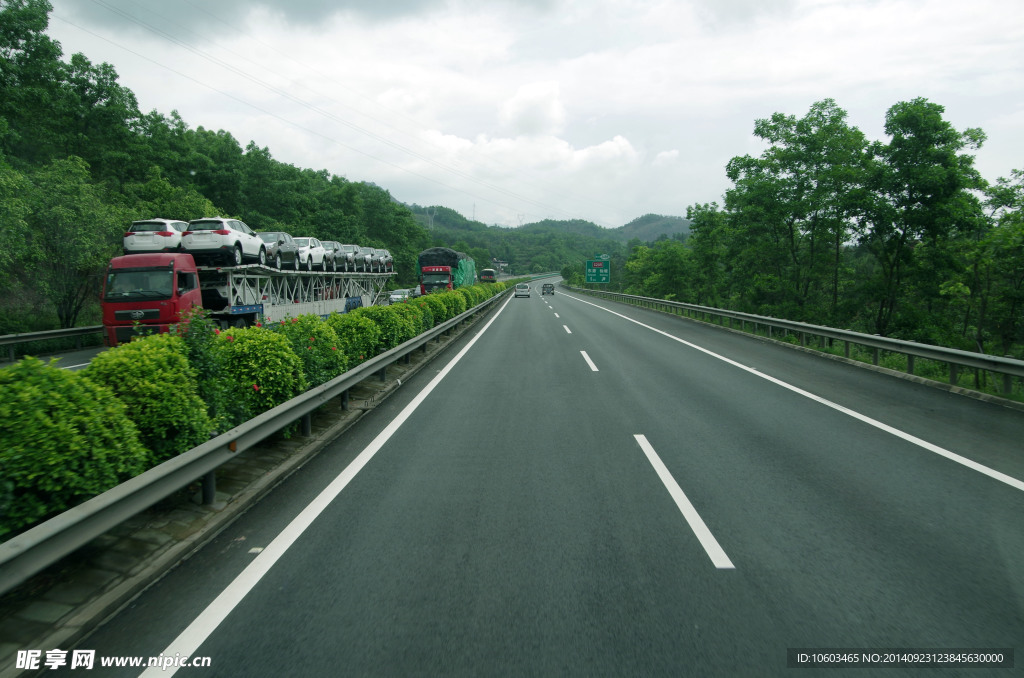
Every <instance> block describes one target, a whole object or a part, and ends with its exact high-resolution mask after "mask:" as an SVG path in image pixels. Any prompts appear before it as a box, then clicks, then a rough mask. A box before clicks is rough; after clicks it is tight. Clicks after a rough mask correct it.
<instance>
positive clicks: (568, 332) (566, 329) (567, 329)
mask: <svg viewBox="0 0 1024 678" xmlns="http://www.w3.org/2000/svg"><path fill="white" fill-rule="evenodd" d="M562 327H564V328H565V332H566V334H572V330H570V329H569V326H568V325H562Z"/></svg>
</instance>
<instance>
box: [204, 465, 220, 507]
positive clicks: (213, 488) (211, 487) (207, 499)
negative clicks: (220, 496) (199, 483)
mask: <svg viewBox="0 0 1024 678" xmlns="http://www.w3.org/2000/svg"><path fill="white" fill-rule="evenodd" d="M215 501H217V474H216V471H209V472H207V474H206V475H204V476H203V503H204V504H212V503H214V502H215Z"/></svg>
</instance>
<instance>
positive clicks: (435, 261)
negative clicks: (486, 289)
mask: <svg viewBox="0 0 1024 678" xmlns="http://www.w3.org/2000/svg"><path fill="white" fill-rule="evenodd" d="M419 269H420V294H430V293H431V292H435V291H438V290H456V289H458V288H460V287H467V286H469V285H472V284H473V283H475V282H476V263H475V262H474V261H473V259H472V258H471V257H470V256H469V255H466V254H463V253H462V252H456V251H455V250H453V249H449V248H447V247H431V248H430V249H427V250H423V251H422V252H420V256H419Z"/></svg>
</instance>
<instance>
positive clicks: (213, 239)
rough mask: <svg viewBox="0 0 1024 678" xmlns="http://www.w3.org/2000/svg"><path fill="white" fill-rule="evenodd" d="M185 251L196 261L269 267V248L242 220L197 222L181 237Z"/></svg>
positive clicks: (221, 219) (212, 219)
mask: <svg viewBox="0 0 1024 678" xmlns="http://www.w3.org/2000/svg"><path fill="white" fill-rule="evenodd" d="M181 249H182V251H184V252H188V253H189V254H191V255H192V257H193V258H194V259H196V261H200V262H205V261H212V262H216V261H220V262H222V263H224V264H226V265H228V266H241V265H242V263H243V262H245V261H246V260H249V261H250V262H255V263H258V264H262V265H263V266H266V265H267V246H266V244H265V243H264V242H263V239H262V238H260V237H259V236H258V235H256V232H255V231H253V230H252V229H251V228H249V227H248V226H247V225H246V224H245V223H244V222H241V221H239V220H238V219H225V218H224V217H212V218H208V219H193V220H192V221H190V222H188V230H187V231H185V232H184V233H182V234H181Z"/></svg>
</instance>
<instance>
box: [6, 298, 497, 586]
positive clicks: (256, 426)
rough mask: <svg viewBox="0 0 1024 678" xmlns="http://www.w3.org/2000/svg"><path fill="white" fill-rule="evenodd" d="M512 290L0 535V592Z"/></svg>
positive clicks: (209, 477)
mask: <svg viewBox="0 0 1024 678" xmlns="http://www.w3.org/2000/svg"><path fill="white" fill-rule="evenodd" d="M512 291H513V290H512V288H509V289H508V290H506V291H503V292H501V293H499V294H496V295H495V296H493V297H491V298H490V299H488V300H486V301H484V302H483V303H481V304H478V305H477V306H475V307H473V308H471V309H468V310H467V311H465V312H464V313H461V314H460V315H458V316H456V317H454V318H452V319H450V320H447V321H445V322H444V323H442V324H440V325H438V326H436V327H434V328H433V329H431V330H428V331H427V332H424V333H422V334H420V335H418V336H416V337H414V338H412V339H410V340H409V341H406V342H405V343H403V344H401V345H399V346H397V347H395V348H393V349H391V350H389V351H386V352H384V353H381V354H380V355H378V356H375V357H373V358H371V359H370V360H367V361H366V362H364V363H363V364H361V365H359V366H358V367H355V368H353V369H351V370H348V371H347V372H345V373H344V374H341V375H339V376H337V377H335V378H334V379H332V380H331V381H329V382H326V383H324V384H321V385H320V386H317V387H315V388H313V389H310V390H309V391H306V392H305V393H303V394H302V395H299V396H296V397H295V398H292V399H291V400H289V401H288V402H285V403H282V404H280V405H278V406H277V407H275V408H273V409H271V410H267V411H266V412H264V413H262V414H260V415H259V416H257V417H255V418H254V419H250V420H249V421H247V422H245V423H243V424H241V425H239V426H236V427H235V428H233V429H231V430H230V431H226V432H225V433H223V434H221V435H219V436H217V437H216V438H213V439H211V440H209V441H207V442H205V443H203V444H202V445H199V446H197V447H194V448H192V449H191V450H188V451H186V452H183V453H182V454H180V455H178V456H177V457H174V458H173V459H170V460H168V461H166V462H164V463H162V464H160V465H159V466H155V467H153V468H151V469H149V470H148V471H145V472H144V473H142V474H140V475H138V476H135V477H134V478H131V479H130V480H127V481H125V482H124V483H121V484H120V485H118V486H117V487H113V488H111V489H109V490H107V491H106V492H104V493H103V494H100V495H97V496H95V497H93V498H92V499H89V500H87V501H85V502H83V503H82V504H79V505H78V506H75V507H74V508H71V509H69V510H67V511H65V512H64V513H61V514H59V515H57V516H55V517H53V518H51V519H50V520H47V521H46V522H43V523H41V524H39V525H37V526H35V527H33V528H31V529H29V530H28V531H26V532H23V533H21V534H19V535H17V536H15V537H12V538H11V539H9V540H8V541H6V542H3V543H2V544H0V595H2V594H3V593H5V592H7V591H9V590H10V589H12V588H14V587H15V586H17V585H18V584H20V583H22V582H23V581H25V580H26V579H28V578H29V577H31V576H32V575H34V574H36V573H38V572H39V571H41V570H42V569H43V568H45V567H47V566H49V565H51V564H53V563H55V562H57V561H58V560H60V559H61V558H63V557H64V556H66V555H68V554H70V553H72V552H74V551H75V550H76V549H78V548H80V547H81V546H84V545H85V544H87V543H88V542H90V541H91V540H93V539H95V538H96V537H98V536H100V535H101V534H103V533H105V532H107V531H108V530H110V529H111V528H113V527H116V526H117V525H119V524H120V523H121V522H123V521H124V520H126V519H128V518H130V517H132V516H134V515H135V514H137V513H140V512H141V511H143V510H145V509H147V508H149V507H150V506H152V505H153V504H155V503H156V502H158V501H160V500H161V499H163V498H164V497H167V496H168V495H170V494H172V493H174V492H176V491H178V490H180V489H181V488H183V487H185V486H187V485H188V484H189V483H192V482H194V481H196V480H199V479H200V478H204V477H205V478H206V479H207V480H204V488H203V494H204V501H205V500H207V499H209V500H210V501H212V498H210V497H209V495H211V494H212V489H213V488H212V487H211V486H210V485H211V483H210V482H209V481H210V480H212V472H213V471H214V469H216V468H217V467H218V466H220V465H221V464H223V463H225V462H227V461H229V460H230V459H232V458H233V457H234V456H235V455H237V454H238V453H239V452H242V451H244V450H247V449H249V448H250V447H253V446H254V445H256V444H258V443H259V442H260V441H262V440H264V439H265V438H268V437H269V436H271V435H273V434H274V433H276V432H278V431H279V430H281V429H283V428H285V427H286V426H288V425H290V424H292V423H294V422H296V421H298V420H302V422H303V425H302V429H303V431H302V432H303V435H309V433H310V420H309V415H310V413H312V412H313V410H315V409H316V408H318V407H320V406H321V405H323V404H324V403H326V402H328V401H329V400H331V399H332V398H336V397H339V396H341V397H342V398H344V402H346V403H347V396H348V390H349V389H350V388H352V387H353V386H355V385H357V384H358V383H359V382H361V381H363V380H365V379H368V378H371V377H373V376H377V375H379V376H380V377H381V378H384V376H385V371H386V370H387V367H388V365H390V364H392V363H395V362H397V361H398V360H400V359H402V358H405V359H406V360H408V356H409V355H410V354H411V353H413V352H414V351H416V350H418V349H421V348H422V349H423V350H426V346H427V344H428V343H429V342H431V341H433V340H435V339H437V338H439V337H440V336H441V335H443V334H447V333H448V332H450V331H451V330H452V329H454V328H456V327H457V326H459V325H461V324H462V323H463V322H465V321H466V320H468V319H469V318H471V317H472V316H474V315H476V314H478V313H481V312H482V311H485V310H488V309H490V307H491V306H492V305H493V304H495V303H496V302H497V301H498V300H499V299H503V298H504V297H505V296H507V295H508V294H510V293H511V292H512Z"/></svg>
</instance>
